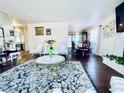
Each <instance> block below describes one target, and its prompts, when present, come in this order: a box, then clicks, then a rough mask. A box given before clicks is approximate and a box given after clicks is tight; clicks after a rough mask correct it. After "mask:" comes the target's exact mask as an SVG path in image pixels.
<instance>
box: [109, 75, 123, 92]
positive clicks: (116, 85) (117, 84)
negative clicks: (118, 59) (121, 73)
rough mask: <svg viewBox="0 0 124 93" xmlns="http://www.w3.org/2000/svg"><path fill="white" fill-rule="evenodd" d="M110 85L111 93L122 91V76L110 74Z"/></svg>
mask: <svg viewBox="0 0 124 93" xmlns="http://www.w3.org/2000/svg"><path fill="white" fill-rule="evenodd" d="M110 86H111V92H112V93H124V78H122V77H117V76H112V77H111V80H110Z"/></svg>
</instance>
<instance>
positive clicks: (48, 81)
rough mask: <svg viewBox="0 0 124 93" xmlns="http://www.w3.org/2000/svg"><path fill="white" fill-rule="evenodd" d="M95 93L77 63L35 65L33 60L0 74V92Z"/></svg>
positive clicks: (79, 64)
mask: <svg viewBox="0 0 124 93" xmlns="http://www.w3.org/2000/svg"><path fill="white" fill-rule="evenodd" d="M55 88H59V89H60V90H61V93H97V92H96V90H95V88H94V86H93V85H92V83H91V81H90V79H89V77H88V76H87V74H86V72H85V70H84V69H83V67H82V65H81V63H80V62H78V61H68V62H64V63H63V64H59V65H57V66H46V65H45V66H43V65H38V66H37V65H35V63H34V62H33V60H31V61H29V62H27V63H24V64H22V65H19V66H17V67H15V68H13V69H11V70H9V71H6V72H4V73H2V74H0V90H1V91H4V92H6V93H53V90H54V89H55Z"/></svg>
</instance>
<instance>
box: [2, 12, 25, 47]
mask: <svg viewBox="0 0 124 93" xmlns="http://www.w3.org/2000/svg"><path fill="white" fill-rule="evenodd" d="M13 26H15V29H14V28H13ZM0 27H2V28H4V33H5V41H6V43H9V42H10V40H12V41H13V42H12V43H11V45H12V48H11V49H15V44H17V43H22V38H21V37H22V36H24V35H23V34H21V33H23V32H24V33H26V30H23V29H20V27H22V28H24V29H25V27H26V26H25V24H23V23H21V22H19V21H17V19H14V18H13V17H12V16H10V15H8V14H7V13H4V12H1V11H0ZM10 30H14V36H10V32H9V31H10ZM25 37H26V36H25ZM2 41H3V40H2V39H0V42H2ZM23 41H24V42H23V43H25V46H26V48H27V45H26V43H27V42H26V38H25V40H23ZM2 44H3V43H2ZM2 46H3V45H2Z"/></svg>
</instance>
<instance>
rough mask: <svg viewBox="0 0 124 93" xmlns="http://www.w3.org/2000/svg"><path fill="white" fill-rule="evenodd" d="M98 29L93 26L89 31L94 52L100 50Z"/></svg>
mask: <svg viewBox="0 0 124 93" xmlns="http://www.w3.org/2000/svg"><path fill="white" fill-rule="evenodd" d="M98 31H99V29H98V28H97V27H95V28H93V29H92V30H91V31H89V39H90V42H91V49H92V53H93V54H97V52H98V50H97V47H98V44H97V43H98V34H99V33H98Z"/></svg>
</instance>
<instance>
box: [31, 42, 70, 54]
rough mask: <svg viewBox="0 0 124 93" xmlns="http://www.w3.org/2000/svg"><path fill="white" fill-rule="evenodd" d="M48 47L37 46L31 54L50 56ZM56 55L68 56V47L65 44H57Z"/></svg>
mask: <svg viewBox="0 0 124 93" xmlns="http://www.w3.org/2000/svg"><path fill="white" fill-rule="evenodd" d="M48 47H49V46H48V45H44V46H37V47H35V48H33V49H32V50H30V53H31V54H39V55H41V54H48ZM55 54H62V55H66V56H67V55H68V47H67V46H66V45H64V44H62V43H61V44H57V45H56V48H55Z"/></svg>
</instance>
